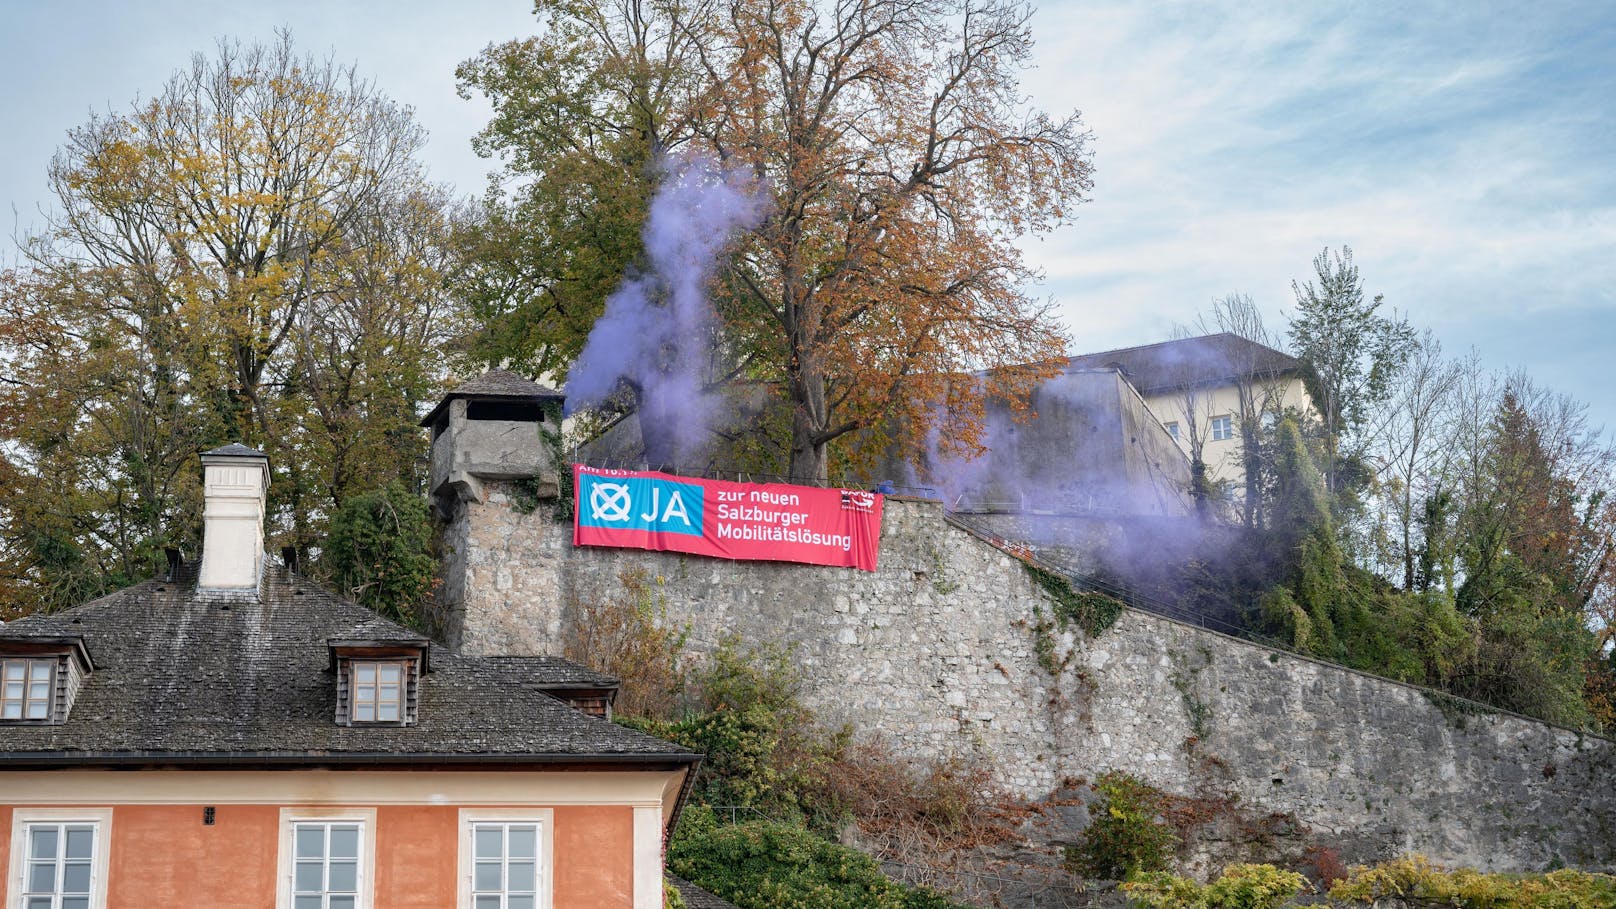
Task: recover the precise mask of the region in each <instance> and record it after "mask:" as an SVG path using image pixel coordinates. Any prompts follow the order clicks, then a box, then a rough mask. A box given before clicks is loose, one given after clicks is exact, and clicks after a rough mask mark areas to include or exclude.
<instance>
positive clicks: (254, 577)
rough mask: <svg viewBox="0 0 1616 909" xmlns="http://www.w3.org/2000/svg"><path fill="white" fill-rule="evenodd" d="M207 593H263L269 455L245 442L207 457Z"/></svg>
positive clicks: (202, 582)
mask: <svg viewBox="0 0 1616 909" xmlns="http://www.w3.org/2000/svg"><path fill="white" fill-rule="evenodd" d="M202 477H203V479H202V496H203V502H204V505H203V509H202V522H203V523H202V574H201V577H200V578H198V579H197V586H198V587H200V588H202V589H204V590H257V589H258V572H259V570H260V569H261V568H262V567H263V561H264V493H266V492H268V491H269V456H268V455H266V454H264V453H263V452H261V451H254V450H252V449H251V448H248V447H247V446H245V445H242V444H240V443H239V442H232V443H230V444H229V445H226V446H224V447H223V448H215V449H214V450H212V451H210V452H207V453H206V454H204V455H202Z"/></svg>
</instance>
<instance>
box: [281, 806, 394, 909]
mask: <svg viewBox="0 0 1616 909" xmlns="http://www.w3.org/2000/svg"><path fill="white" fill-rule="evenodd" d="M281 826H282V837H281V851H280V869H281V886H280V895H279V899H278V901H277V902H276V906H277V907H279V909H369V906H370V905H371V869H372V868H373V867H374V866H375V860H376V850H375V844H374V843H373V842H372V836H371V831H372V830H374V829H375V826H376V812H375V809H331V810H317V809H292V808H282V809H281Z"/></svg>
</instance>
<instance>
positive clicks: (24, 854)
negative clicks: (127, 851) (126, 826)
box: [5, 808, 112, 909]
mask: <svg viewBox="0 0 1616 909" xmlns="http://www.w3.org/2000/svg"><path fill="white" fill-rule="evenodd" d="M36 824H39V825H44V824H48V825H51V826H58V825H61V824H88V825H90V826H92V827H94V828H95V841H94V843H93V844H92V845H91V847H90V849H91V851H90V909H106V905H107V866H108V856H109V855H110V854H111V852H112V809H111V808H16V809H13V810H12V812H11V869H10V871H9V872H8V873H7V876H6V888H5V891H6V905H7V906H21V905H23V902H22V895H23V894H24V893H25V892H27V891H26V889H25V888H26V887H27V885H28V882H27V881H26V880H25V879H24V875H26V874H27V873H28V828H29V827H32V826H34V825H36Z"/></svg>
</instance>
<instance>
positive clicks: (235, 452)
mask: <svg viewBox="0 0 1616 909" xmlns="http://www.w3.org/2000/svg"><path fill="white" fill-rule="evenodd" d="M208 455H225V456H228V457H233V458H263V459H265V460H268V459H269V455H267V454H264V453H263V452H261V451H259V450H258V449H256V448H248V447H247V446H245V445H243V444H241V443H240V442H231V443H230V444H229V445H221V446H219V447H218V448H215V449H213V450H212V451H204V452H202V456H203V457H207V456H208Z"/></svg>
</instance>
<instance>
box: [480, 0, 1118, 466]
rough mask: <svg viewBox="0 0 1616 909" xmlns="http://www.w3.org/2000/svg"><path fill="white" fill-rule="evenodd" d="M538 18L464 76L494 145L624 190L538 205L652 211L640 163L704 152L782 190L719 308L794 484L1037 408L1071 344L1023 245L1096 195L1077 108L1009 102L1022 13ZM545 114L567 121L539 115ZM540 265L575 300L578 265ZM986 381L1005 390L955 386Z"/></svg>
mask: <svg viewBox="0 0 1616 909" xmlns="http://www.w3.org/2000/svg"><path fill="white" fill-rule="evenodd" d="M541 14H542V15H544V16H545V17H546V20H547V23H548V28H547V30H546V32H545V36H544V37H543V38H542V39H535V40H534V41H531V42H524V43H521V44H512V45H503V46H501V47H499V48H493V49H490V51H488V52H485V53H484V55H483V56H482V57H480V58H478V60H477V61H474V62H473V63H471V64H468V66H467V67H466V68H463V70H462V76H463V78H468V79H469V82H470V84H472V85H475V86H476V87H478V88H480V89H481V90H483V91H485V92H487V93H489V94H490V95H492V96H494V101H495V105H496V111H497V114H496V120H495V122H494V123H493V124H492V125H491V126H490V130H489V132H488V133H486V134H485V138H484V140H483V141H484V142H485V145H486V147H489V148H494V149H497V150H499V151H502V152H504V153H505V154H506V155H507V162H508V164H507V166H508V167H509V168H510V169H512V170H513V171H515V172H518V173H524V174H530V175H533V176H535V177H536V178H538V180H537V181H536V182H543V181H544V178H545V177H546V176H547V175H548V174H550V173H551V172H552V169H556V168H563V167H568V166H571V162H574V161H578V160H586V161H589V162H595V161H605V162H607V165H602V167H607V166H608V165H609V167H616V168H617V170H618V171H619V173H618V174H617V176H616V183H615V184H613V183H607V182H603V181H602V180H591V181H588V185H587V186H585V187H580V188H578V189H577V190H574V191H570V192H569V191H568V190H567V188H566V187H564V186H560V185H551V186H549V187H548V188H547V189H546V190H545V192H546V193H547V194H549V195H547V197H546V199H545V200H544V204H545V205H546V206H551V207H554V206H561V205H565V204H567V203H568V201H569V200H570V201H571V202H573V203H575V204H576V206H577V208H578V210H580V211H587V210H591V209H593V208H596V207H599V208H602V209H603V210H614V209H612V208H611V206H610V205H607V204H606V203H603V202H601V201H600V200H603V199H616V198H619V196H615V195H611V193H612V192H614V191H617V192H621V193H622V194H623V196H622V198H628V199H632V200H637V199H639V198H641V196H643V194H644V192H645V187H646V185H645V183H644V180H645V174H646V171H645V170H644V169H643V168H641V167H639V166H638V163H639V161H640V159H638V158H636V157H635V154H638V153H639V152H638V150H640V149H645V150H648V151H649V152H651V153H667V152H668V151H669V150H672V149H674V148H676V147H677V148H682V149H687V150H690V151H692V152H700V153H705V154H708V155H711V156H712V157H714V158H715V159H720V160H723V161H725V162H728V164H729V165H730V166H733V167H744V168H747V169H749V170H750V171H751V172H752V174H753V175H754V176H755V178H756V181H757V184H758V185H759V186H762V187H765V188H766V189H765V191H766V192H767V193H768V196H769V200H770V202H771V209H770V210H771V215H770V217H769V218H768V220H767V222H766V223H765V224H764V226H763V227H762V228H761V229H760V230H758V231H756V232H754V233H752V234H750V235H748V236H746V237H744V238H743V239H742V240H740V241H739V243H738V246H737V249H736V251H735V254H734V255H733V257H732V258H731V259H730V262H729V266H728V268H727V270H726V271H724V273H723V274H722V275H721V277H720V278H719V280H718V281H716V282H715V287H714V288H713V292H714V298H715V304H716V306H717V308H718V310H719V312H720V314H721V315H722V316H723V317H724V319H725V323H726V337H725V344H724V347H723V353H724V354H725V355H726V356H728V357H729V358H730V361H731V368H730V369H729V370H728V371H727V372H726V373H725V374H726V375H729V376H733V377H742V376H744V377H746V378H748V379H752V380H765V381H768V382H771V383H773V384H774V386H775V387H777V388H778V389H780V391H781V395H782V397H783V398H784V400H785V401H786V406H787V408H788V409H789V411H790V439H791V441H790V443H789V444H790V450H789V453H788V457H787V460H788V461H789V466H788V468H787V469H788V472H789V473H790V474H791V475H793V476H800V477H818V478H823V477H825V476H826V473H827V470H828V465H829V446H830V445H831V444H832V443H833V442H836V441H837V440H841V439H845V438H847V437H849V435H850V434H853V433H855V432H857V431H859V430H874V429H878V428H880V427H884V426H888V425H905V426H908V427H911V428H916V429H919V430H921V431H923V428H924V427H925V425H926V424H927V422H928V421H929V419H930V418H931V416H932V415H933V414H939V413H941V414H946V415H948V417H949V418H950V419H951V420H952V421H953V422H954V424H955V425H954V426H953V427H952V428H951V430H952V431H950V432H949V433H948V434H947V437H948V438H950V439H951V440H953V441H955V442H956V443H958V444H962V445H966V446H968V445H969V444H970V443H972V442H973V441H974V439H975V434H976V432H977V431H978V430H979V428H980V424H981V415H982V400H983V398H984V396H985V395H989V394H995V393H998V394H1003V395H1006V396H1011V397H1014V396H1017V395H1025V393H1026V392H1027V391H1028V390H1029V389H1030V388H1031V385H1032V383H1033V381H1035V380H1036V378H1038V377H1040V376H1041V375H1043V374H1045V373H1047V372H1048V371H1049V370H1050V369H1052V368H1053V364H1054V362H1055V358H1056V357H1057V356H1058V355H1059V354H1061V353H1062V350H1063V344H1064V341H1063V338H1062V336H1061V332H1060V331H1059V329H1058V328H1057V326H1056V325H1055V324H1054V322H1053V321H1052V319H1051V318H1050V316H1049V313H1048V311H1047V309H1046V307H1045V306H1043V305H1042V304H1040V303H1039V302H1038V301H1036V300H1034V299H1032V298H1030V297H1029V296H1027V294H1026V291H1025V289H1024V288H1025V287H1026V286H1027V285H1028V284H1029V283H1030V282H1031V280H1032V279H1033V278H1034V277H1035V276H1034V275H1033V274H1032V272H1031V270H1030V269H1029V267H1028V266H1027V265H1026V264H1025V263H1024V261H1023V259H1022V257H1021V254H1020V252H1019V250H1018V249H1017V247H1016V245H1015V244H1016V241H1017V240H1018V239H1019V238H1021V237H1022V236H1024V235H1026V234H1029V233H1038V232H1042V231H1045V230H1047V229H1049V228H1051V227H1052V226H1053V225H1055V224H1056V223H1058V222H1059V221H1060V220H1061V219H1063V218H1064V217H1066V216H1067V215H1068V214H1069V213H1070V209H1071V208H1072V207H1073V206H1074V205H1076V204H1077V203H1078V202H1080V201H1082V199H1083V194H1084V193H1085V192H1086V191H1087V190H1088V188H1089V172H1090V163H1089V157H1088V136H1087V134H1086V133H1085V132H1084V131H1083V130H1082V127H1081V124H1080V121H1079V120H1078V118H1077V116H1076V115H1075V114H1074V115H1072V116H1068V117H1064V118H1059V119H1051V118H1049V117H1047V116H1045V115H1043V114H1041V113H1039V112H1037V111H1035V110H1032V109H1030V108H1029V107H1028V106H1027V105H1026V103H1025V101H1024V99H1023V98H1022V96H1021V95H1020V93H1019V91H1018V89H1017V81H1016V80H1017V75H1018V73H1019V71H1020V69H1021V67H1023V66H1024V65H1025V64H1026V61H1027V58H1028V55H1029V54H1030V52H1031V36H1030V31H1029V28H1028V17H1029V15H1030V13H1029V11H1028V10H1027V9H1026V8H1024V7H1022V6H1020V5H1019V4H1016V3H1012V2H1006V0H960V2H954V0H921V2H910V0H853V2H844V3H838V4H829V3H823V2H820V3H816V2H812V0H755V2H754V0H743V2H732V3H728V4H712V5H699V4H679V3H638V2H631V0H625V2H622V3H617V4H613V5H610V6H608V7H604V8H600V9H597V8H595V7H593V6H588V5H574V4H544V5H543V6H542V7H541ZM597 55H598V56H597ZM597 61H598V62H597ZM546 99H548V102H549V104H550V106H549V107H548V108H546V110H547V111H550V112H552V113H542V112H536V111H531V108H532V107H533V106H534V105H536V104H539V103H541V102H543V101H545V100H546ZM507 113H510V114H518V113H520V114H524V116H522V117H521V118H520V119H516V118H513V117H509V116H506V114H507ZM614 143H623V145H622V147H624V148H629V149H632V150H633V151H632V152H631V153H625V152H621V151H617V150H616V149H617V148H618V147H619V146H617V145H615V144H614ZM589 166H591V167H595V166H596V165H595V164H590V165H589ZM597 173H598V171H597ZM653 176H654V173H653ZM614 186H622V187H626V188H624V189H621V190H614V189H613V187H614ZM560 194H565V195H564V196H563V195H560ZM549 196H554V198H550V197H549ZM623 210H625V211H626V210H627V208H624V209H623ZM507 220H509V219H507ZM615 223H619V224H621V223H622V222H615ZM533 230H534V232H535V235H536V236H537V237H538V239H537V240H535V241H534V242H536V243H538V244H540V245H541V246H543V247H544V248H549V246H548V245H549V244H556V243H560V244H562V245H567V246H568V248H569V249H570V248H571V247H572V246H573V245H576V243H577V239H576V236H577V235H576V234H575V233H573V232H571V231H570V229H557V228H554V227H551V226H548V225H547V224H546V222H545V221H544V219H539V220H537V221H535V222H534V227H533ZM614 236H617V237H619V238H621V236H622V234H621V233H617V234H614ZM569 238H571V239H569ZM613 248H614V249H619V248H620V247H617V246H614V247H613ZM572 255H575V253H572V252H563V253H562V256H563V257H564V261H566V259H565V257H567V256H572ZM547 271H548V272H550V273H549V274H547V275H546V276H545V277H544V281H547V282H549V285H550V286H553V287H555V288H564V287H565V286H566V285H565V283H564V279H565V277H566V274H565V273H566V269H565V268H563V267H561V266H557V267H555V268H550V269H547ZM589 274H591V275H594V276H596V277H597V278H598V276H599V274H600V272H598V271H591V272H589ZM535 284H536V282H533V281H528V282H526V283H525V284H523V285H522V288H521V292H522V293H529V292H531V291H532V289H533V288H534V287H535ZM576 286H577V287H578V288H580V289H582V288H583V287H584V283H583V282H579V283H578V284H577V285H576ZM595 286H596V287H598V286H599V285H598V283H597V284H596V285H595ZM540 295H541V296H542V297H543V299H544V300H545V301H546V303H545V305H546V307H552V308H550V309H545V310H544V312H546V313H550V312H552V311H553V312H554V313H555V314H556V316H557V320H556V321H554V322H553V323H552V324H551V326H550V327H549V328H544V329H542V330H538V331H535V332H533V334H532V337H531V338H529V339H528V340H527V341H525V342H523V343H525V344H528V345H530V346H532V345H539V344H542V345H545V346H546V349H550V348H554V349H557V350H560V351H567V350H571V349H576V347H577V346H578V341H577V339H576V337H575V332H576V330H577V328H578V325H577V323H573V322H565V321H563V320H561V315H562V314H561V313H560V311H559V309H554V308H553V307H559V306H560V305H561V303H562V300H563V297H562V295H561V294H560V292H559V291H558V290H551V289H549V288H548V287H546V288H543V289H541V293H540ZM585 296H587V294H585ZM590 305H597V304H592V303H591V304H590ZM513 311H514V310H513ZM571 311H572V310H571V309H569V310H568V312H569V313H570V312H571ZM522 321H523V324H524V325H536V324H537V323H538V320H537V319H536V318H527V319H524V320H522ZM1026 364H1037V365H1034V366H1033V367H1030V368H1029V367H1027V366H1026ZM972 372H975V373H979V374H981V375H985V376H989V377H991V378H990V379H988V380H986V381H981V382H979V381H974V380H970V381H966V380H962V378H961V377H962V376H963V375H965V374H968V373H972ZM939 401H945V402H946V405H945V406H942V407H937V406H935V405H937V403H938V402H939Z"/></svg>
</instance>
